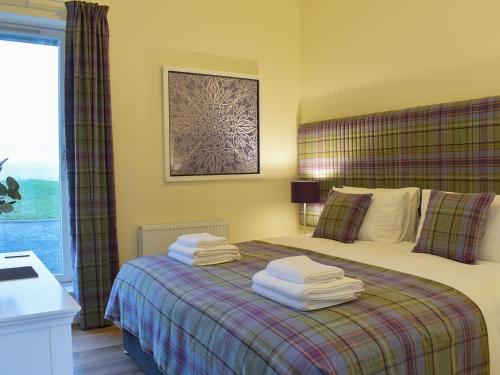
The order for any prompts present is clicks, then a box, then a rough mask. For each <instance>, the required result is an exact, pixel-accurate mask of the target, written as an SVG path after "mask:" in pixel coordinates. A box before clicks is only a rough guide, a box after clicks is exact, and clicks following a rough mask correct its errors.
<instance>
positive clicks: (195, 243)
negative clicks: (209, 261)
mask: <svg viewBox="0 0 500 375" xmlns="http://www.w3.org/2000/svg"><path fill="white" fill-rule="evenodd" d="M177 242H178V243H179V245H182V246H187V247H203V248H211V247H214V246H219V245H224V244H227V239H226V238H225V237H218V236H214V235H211V234H210V233H194V234H184V235H182V236H179V237H178V238H177Z"/></svg>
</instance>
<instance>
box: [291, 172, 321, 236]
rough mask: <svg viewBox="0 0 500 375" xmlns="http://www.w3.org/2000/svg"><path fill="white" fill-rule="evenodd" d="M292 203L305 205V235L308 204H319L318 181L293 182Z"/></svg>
mask: <svg viewBox="0 0 500 375" xmlns="http://www.w3.org/2000/svg"><path fill="white" fill-rule="evenodd" d="M291 187H292V203H302V204H303V205H304V234H305V233H306V207H307V203H318V202H319V182H318V181H292V186H291Z"/></svg>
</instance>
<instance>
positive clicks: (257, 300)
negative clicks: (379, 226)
mask: <svg viewBox="0 0 500 375" xmlns="http://www.w3.org/2000/svg"><path fill="white" fill-rule="evenodd" d="M267 241H268V242H258V241H252V242H246V243H241V244H239V246H240V249H241V252H242V256H243V258H242V260H240V261H237V262H234V263H231V264H222V265H216V266H210V267H189V266H186V265H183V264H181V263H178V262H176V261H174V260H172V259H170V258H168V257H166V256H164V255H163V256H155V257H144V258H139V259H135V260H132V261H131V262H128V263H127V264H126V265H124V266H123V267H122V269H121V270H120V273H119V274H118V277H117V279H116V281H115V284H114V286H113V290H112V293H111V297H110V302H109V304H108V308H107V311H106V316H107V317H108V318H110V319H114V320H118V321H120V324H121V325H122V326H123V327H124V328H125V329H126V330H127V331H129V332H131V333H132V334H133V335H135V336H136V337H138V338H139V341H140V344H141V347H142V348H143V350H144V351H146V352H149V353H152V355H153V357H154V359H155V361H156V363H157V364H158V365H159V367H160V368H161V369H162V370H163V371H165V372H166V373H186V374H187V373H200V374H202V373H206V374H214V373H259V374H285V373H287V374H288V373H297V374H306V373H307V374H316V373H318V374H319V373H353V374H355V373H360V372H362V373H384V372H393V373H400V372H404V371H408V369H409V371H410V372H415V373H429V372H435V371H439V372H440V373H456V372H463V373H471V372H474V373H486V371H487V369H488V338H487V335H486V324H485V319H483V314H482V313H481V311H480V310H479V308H478V305H479V304H477V303H476V304H475V303H474V301H473V300H472V299H471V298H468V297H467V296H466V295H464V294H465V293H464V294H462V293H460V292H459V291H457V290H458V289H455V288H453V287H452V286H451V285H450V286H449V287H448V286H447V284H446V283H442V282H441V281H438V282H434V281H430V280H432V278H431V277H426V279H428V280H426V279H422V278H420V277H417V276H419V275H415V272H414V273H413V274H414V275H415V276H412V275H411V273H412V272H410V271H409V270H408V269H400V270H399V271H402V272H397V271H392V270H391V269H390V268H394V267H389V266H385V267H384V266H382V267H384V268H380V267H375V266H370V265H369V264H367V263H375V262H376V261H381V258H384V257H392V258H401V257H403V258H404V257H406V258H405V259H406V262H409V261H411V262H414V263H415V264H419V263H420V262H415V261H414V259H417V257H418V258H421V256H422V255H423V254H411V253H409V249H410V248H411V244H398V245H394V246H387V245H385V246H382V247H380V248H378V246H374V244H373V243H366V244H364V243H362V242H357V243H355V244H354V245H342V244H339V243H335V242H333V241H329V240H318V239H312V238H307V237H303V236H300V237H293V238H291V237H286V238H272V239H267ZM273 243H274V245H273ZM291 246H292V247H291ZM299 247H300V248H302V249H300V248H299ZM389 248H391V249H390V250H389ZM303 249H305V250H303ZM297 253H304V254H307V255H309V256H311V257H312V258H313V259H315V260H318V261H322V262H324V263H329V264H336V265H339V266H341V267H343V268H344V270H346V273H347V274H348V275H349V276H354V277H359V278H361V279H362V280H363V281H364V282H365V292H364V294H363V295H362V297H361V299H360V300H359V301H355V302H351V303H346V304H343V305H339V306H336V307H332V308H327V309H322V310H318V311H314V312H300V311H296V310H293V309H289V308H287V307H284V306H282V305H279V304H277V303H275V302H273V301H270V300H267V299H265V298H263V297H261V296H258V295H256V294H255V293H252V291H251V277H252V275H253V274H254V273H255V272H257V271H258V270H260V269H262V268H264V267H265V265H266V264H267V263H268V262H269V261H270V260H272V259H277V258H281V257H284V256H291V255H295V254H297ZM320 253H324V254H327V255H323V254H320ZM339 253H341V254H339ZM363 253H365V254H364V256H363ZM415 256H416V257H415ZM349 257H351V258H352V257H359V258H358V259H354V260H353V261H350V260H347V259H348V258H349ZM370 257H372V261H371V262H370V261H368V259H369V258H370ZM426 257H431V256H428V255H426ZM403 258H402V259H401V261H403ZM432 258H433V259H434V260H435V262H433V261H431V260H429V259H430V258H428V259H427V260H425V261H423V263H425V262H427V266H425V265H424V264H423V263H422V264H421V267H422V269H424V268H426V267H427V268H429V267H431V266H430V264H434V266H432V267H438V268H440V266H439V264H440V263H443V261H444V263H443V264H445V263H448V262H450V261H446V260H444V259H443V260H441V259H436V258H435V257H432ZM453 263H455V262H453ZM407 266H412V265H407ZM449 267H452V268H453V267H454V266H453V265H451V266H449ZM467 267H476V266H467ZM442 268H444V269H446V268H447V267H446V266H443V267H442ZM459 269H460V270H461V271H459ZM403 272H404V273H403ZM450 272H462V273H463V272H465V269H464V268H455V269H454V270H453V269H451V270H450ZM481 274H483V273H482V272H481ZM424 277H425V276H424ZM488 329H490V328H489V326H488ZM437 348H438V349H437ZM495 353H496V352H495V351H493V355H492V357H491V360H492V361H493V360H494V356H495ZM470 369H473V370H470ZM492 373H495V372H492Z"/></svg>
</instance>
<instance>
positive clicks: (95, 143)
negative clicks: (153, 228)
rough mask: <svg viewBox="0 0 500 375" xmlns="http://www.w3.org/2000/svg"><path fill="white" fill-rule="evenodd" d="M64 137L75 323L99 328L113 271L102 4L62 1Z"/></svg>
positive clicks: (108, 97)
mask: <svg viewBox="0 0 500 375" xmlns="http://www.w3.org/2000/svg"><path fill="white" fill-rule="evenodd" d="M66 9H67V23H66V76H65V121H66V122H65V139H66V164H67V176H68V190H69V210H70V235H71V255H72V262H73V276H74V277H73V284H74V290H75V296H76V298H77V300H78V302H79V303H80V305H81V306H82V310H81V312H80V326H81V328H83V329H87V328H93V327H102V326H105V325H108V324H109V323H110V322H108V321H107V320H105V319H104V311H105V309H106V304H107V302H108V297H109V293H110V290H111V286H112V283H113V280H114V278H115V276H116V272H117V270H118V244H117V238H116V208H115V186H114V169H113V141H112V133H111V94H110V79H109V56H108V55H109V54H108V46H109V31H108V21H107V12H108V7H105V6H99V5H97V4H90V3H85V2H80V1H70V2H67V3H66Z"/></svg>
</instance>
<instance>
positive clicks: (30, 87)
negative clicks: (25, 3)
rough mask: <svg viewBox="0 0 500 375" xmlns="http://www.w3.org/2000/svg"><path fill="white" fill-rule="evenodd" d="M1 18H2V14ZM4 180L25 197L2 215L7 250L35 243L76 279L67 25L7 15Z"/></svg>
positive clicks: (1, 48) (2, 62)
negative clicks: (67, 153)
mask: <svg viewBox="0 0 500 375" xmlns="http://www.w3.org/2000/svg"><path fill="white" fill-rule="evenodd" d="M0 21H1V17H0ZM0 56H1V58H0V82H1V84H0V129H1V133H0V134H1V135H0V160H3V159H4V158H9V160H8V161H7V162H6V163H5V164H4V167H3V170H2V172H1V173H0V181H2V182H4V181H5V178H6V177H7V176H12V177H14V178H15V179H16V180H17V181H18V182H19V185H20V193H21V195H22V199H21V200H20V201H18V202H16V203H15V204H14V211H12V212H10V213H2V214H0V252H11V251H23V250H32V251H34V252H35V253H36V254H37V256H38V257H39V258H40V259H41V260H42V261H43V262H44V264H45V265H46V266H47V268H48V269H49V270H50V271H51V272H52V273H53V274H54V275H55V276H56V277H57V278H58V279H59V280H60V281H70V280H71V262H70V254H69V241H68V226H69V223H68V210H67V192H66V185H65V177H64V170H63V168H62V166H63V163H61V155H62V150H63V148H62V145H63V127H62V123H63V111H62V108H63V103H62V98H63V91H62V89H63V79H62V78H63V68H62V67H63V64H62V62H63V56H64V31H63V30H61V29H57V28H49V27H39V26H34V25H33V24H19V23H6V22H0Z"/></svg>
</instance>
